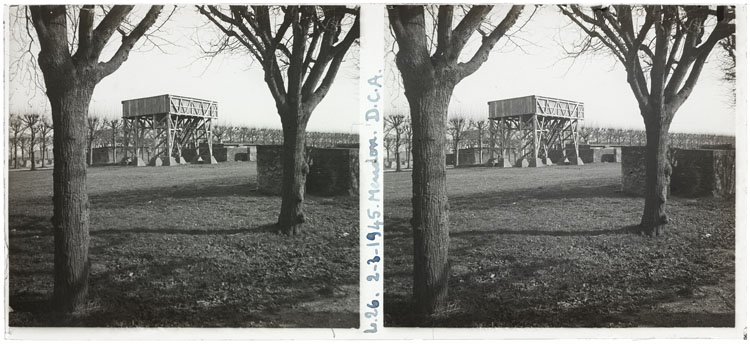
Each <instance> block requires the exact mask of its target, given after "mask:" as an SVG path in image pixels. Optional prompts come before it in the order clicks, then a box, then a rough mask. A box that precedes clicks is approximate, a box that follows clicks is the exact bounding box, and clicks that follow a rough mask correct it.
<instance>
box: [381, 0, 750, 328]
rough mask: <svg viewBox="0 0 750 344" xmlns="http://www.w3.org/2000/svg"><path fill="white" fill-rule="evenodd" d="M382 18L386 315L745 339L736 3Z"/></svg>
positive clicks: (530, 8)
mask: <svg viewBox="0 0 750 344" xmlns="http://www.w3.org/2000/svg"><path fill="white" fill-rule="evenodd" d="M384 20H385V41H386V44H385V84H386V87H387V89H388V92H387V96H386V99H385V100H384V102H385V104H384V105H385V106H386V111H385V116H384V142H383V150H384V153H383V157H384V168H385V169H384V171H385V173H384V185H385V189H384V190H385V196H384V208H385V215H384V217H385V228H386V229H385V235H384V242H385V247H386V250H387V254H386V256H387V266H386V270H385V282H384V310H385V324H384V325H385V326H386V327H388V328H399V327H409V328H414V327H430V328H446V327H447V328H480V327H481V328H488V327H491V328H530V327H531V328H593V329H601V328H605V329H609V328H644V329H654V328H655V329H657V330H658V328H685V330H680V331H670V332H669V335H667V337H678V338H679V337H686V336H689V337H693V338H694V337H695V336H698V337H723V338H734V339H739V338H742V336H743V327H744V326H745V323H746V321H747V320H746V319H747V318H746V307H745V306H746V298H745V297H746V254H745V248H746V236H745V230H744V229H745V224H746V214H745V212H746V207H747V206H746V201H745V199H746V195H745V194H744V189H745V185H746V175H747V167H746V160H747V159H746V156H747V155H746V154H747V152H746V145H747V142H746V113H745V109H746V104H745V94H744V93H745V85H746V84H745V83H746V81H745V76H746V75H745V73H746V72H745V68H746V66H745V64H746V60H745V50H746V48H745V43H746V40H747V39H746V37H745V30H746V28H745V27H746V8H745V6H744V5H740V6H734V5H702V6H692V5H690V6H688V5H678V4H670V5H636V4H628V5H609V6H593V7H592V6H589V5H533V4H526V5H494V6H493V5H438V4H435V5H386V15H385V18H384ZM737 27H739V28H740V30H737V29H736V28H737ZM738 38H739V39H738ZM738 57H739V59H740V62H739V63H738V62H737V59H738ZM738 75H739V81H740V82H739V83H737V80H738ZM738 94H739V95H740V96H739V97H738V96H737V95H738ZM737 157H739V159H737ZM696 328H697V329H696ZM514 333H517V332H514ZM536 333H537V335H540V333H541V335H540V336H544V337H556V336H555V335H554V334H553V333H545V332H536ZM592 333H594V332H592ZM611 333H613V334H614V335H612V336H615V337H628V336H629V335H627V333H625V332H616V331H615V332H611ZM618 333H619V334H620V335H618ZM633 333H634V332H633ZM638 333H642V334H643V335H644V336H648V337H654V336H653V335H650V334H648V332H638ZM662 333H663V334H665V333H667V332H662ZM522 336H527V337H534V332H526V335H522Z"/></svg>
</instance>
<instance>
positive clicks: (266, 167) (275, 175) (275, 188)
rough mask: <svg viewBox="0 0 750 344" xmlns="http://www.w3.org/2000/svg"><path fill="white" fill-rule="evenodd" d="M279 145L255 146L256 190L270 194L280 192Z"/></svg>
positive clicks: (280, 166) (280, 149) (280, 165)
mask: <svg viewBox="0 0 750 344" xmlns="http://www.w3.org/2000/svg"><path fill="white" fill-rule="evenodd" d="M281 151H282V147H281V146H280V145H268V146H265V145H264V146H257V147H256V152H257V157H258V164H257V170H258V191H260V192H263V193H267V194H271V195H279V194H281V178H282V172H283V171H282V164H281Z"/></svg>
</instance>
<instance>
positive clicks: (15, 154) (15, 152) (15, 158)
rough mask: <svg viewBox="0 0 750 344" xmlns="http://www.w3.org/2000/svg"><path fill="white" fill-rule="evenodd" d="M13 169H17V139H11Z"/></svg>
mask: <svg viewBox="0 0 750 344" xmlns="http://www.w3.org/2000/svg"><path fill="white" fill-rule="evenodd" d="M13 168H18V138H17V137H16V138H14V139H13Z"/></svg>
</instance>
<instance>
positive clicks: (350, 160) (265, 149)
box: [256, 145, 359, 196]
mask: <svg viewBox="0 0 750 344" xmlns="http://www.w3.org/2000/svg"><path fill="white" fill-rule="evenodd" d="M256 152H257V160H258V162H257V170H258V190H259V191H260V192H263V193H266V194H271V195H279V194H281V182H282V180H281V179H282V174H283V169H282V168H283V166H282V160H281V154H282V146H279V145H275V146H265V145H264V146H257V148H256ZM358 152H359V151H358V149H350V148H311V149H309V150H308V152H307V154H308V155H309V156H310V159H309V160H308V161H311V164H310V172H309V173H308V175H307V181H306V184H305V187H306V192H308V193H310V194H313V195H321V196H333V195H350V196H357V195H359V154H358Z"/></svg>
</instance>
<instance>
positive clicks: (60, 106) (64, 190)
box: [47, 80, 94, 312]
mask: <svg viewBox="0 0 750 344" xmlns="http://www.w3.org/2000/svg"><path fill="white" fill-rule="evenodd" d="M48 85H50V84H48ZM93 90H94V85H91V84H81V83H79V82H78V81H77V80H68V81H66V82H62V81H61V82H58V83H53V84H52V85H50V86H48V87H47V94H48V96H49V99H50V104H51V108H52V121H53V122H54V125H55V128H56V130H55V135H54V137H53V141H54V144H53V148H52V149H53V152H54V160H55V164H54V170H53V177H52V178H53V185H54V196H53V203H54V216H53V218H52V223H53V227H54V235H55V287H54V292H53V296H52V303H53V307H54V309H56V310H58V311H64V312H70V311H76V310H78V309H80V308H81V307H82V306H83V305H84V302H85V300H86V295H87V292H88V275H89V265H90V264H89V257H88V250H89V199H88V193H87V190H86V145H87V142H86V132H87V129H86V117H87V116H88V107H89V103H90V101H91V95H92V94H93Z"/></svg>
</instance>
